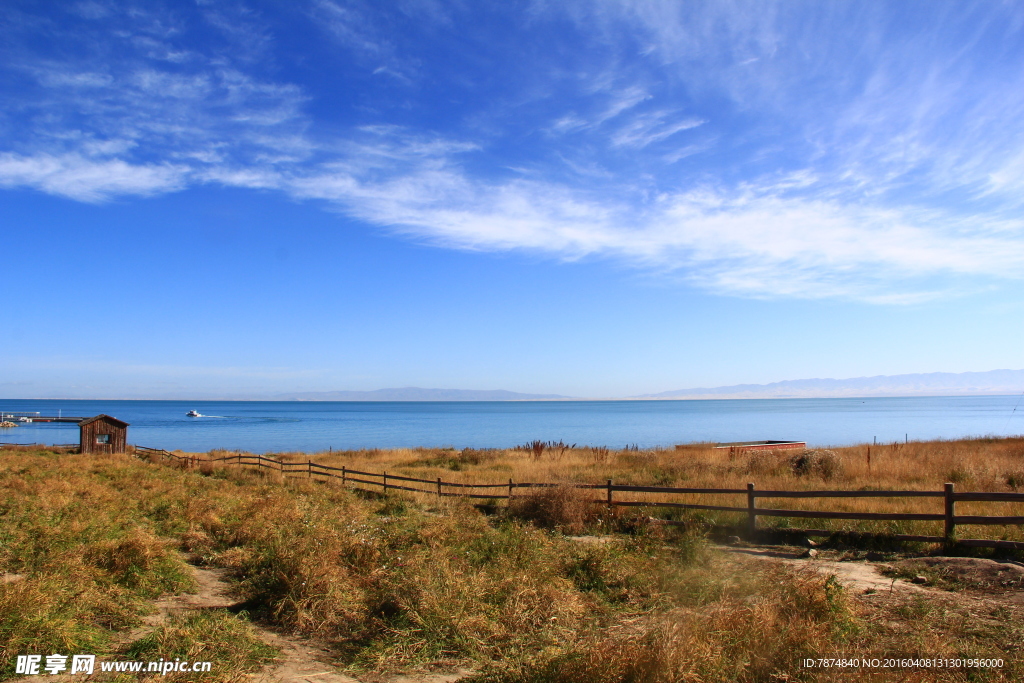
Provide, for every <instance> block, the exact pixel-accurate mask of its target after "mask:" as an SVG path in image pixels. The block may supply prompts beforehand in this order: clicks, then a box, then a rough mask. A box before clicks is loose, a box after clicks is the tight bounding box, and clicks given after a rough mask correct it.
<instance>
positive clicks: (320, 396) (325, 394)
mask: <svg viewBox="0 0 1024 683" xmlns="http://www.w3.org/2000/svg"><path fill="white" fill-rule="evenodd" d="M557 398H569V397H568V396H559V395H558V394H520V393H518V392H515V391H505V390H503V389H494V390H477V389H421V388H419V387H402V388H401V389H376V390H374V391H304V392H299V393H292V394H281V395H279V396H277V399H278V400H283V401H528V400H534V401H536V400H540V399H557Z"/></svg>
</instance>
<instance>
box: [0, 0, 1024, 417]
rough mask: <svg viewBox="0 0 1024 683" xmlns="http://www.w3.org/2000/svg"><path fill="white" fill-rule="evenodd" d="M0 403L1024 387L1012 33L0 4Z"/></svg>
mask: <svg viewBox="0 0 1024 683" xmlns="http://www.w3.org/2000/svg"><path fill="white" fill-rule="evenodd" d="M0 74H2V78H0V93H2V95H0V96H2V98H3V107H2V108H0V229H2V231H3V237H4V239H3V252H2V254H0V257H2V262H3V269H2V271H0V272H2V273H3V274H4V278H3V279H4V282H5V285H6V287H5V289H6V291H7V297H6V299H7V303H6V307H5V311H4V313H3V320H4V323H3V325H2V326H0V351H2V354H0V395H4V396H9V397H19V396H23V397H30V396H68V397H74V396H94V397H115V396H141V395H147V396H170V395H176V396H183V395H191V396H195V397H202V396H225V395H239V396H240V395H245V394H252V393H258V392H270V393H273V392H278V391H280V392H287V391H324V390H335V389H376V388H380V387H388V386H408V385H414V386H430V387H444V388H468V389H491V388H505V389H510V390H514V391H523V392H543V393H561V394H569V395H577V396H622V395H632V394H640V393H651V392H658V391H666V390H672V389H679V388H685V387H693V386H717V385H724V384H733V383H740V382H772V381H778V380H783V379H796V378H803V377H853V376H862V375H876V374H898V373H905V372H932V371H947V372H962V371H968V370H989V369H994V368H1021V367H1024V360H1022V354H1024V351H1022V348H1024V347H1022V346H1021V343H1020V340H1021V339H1022V338H1024V322H1022V321H1024V296H1022V293H1024V287H1022V284H1024V283H1022V282H1021V278H1022V275H1024V213H1022V202H1024V126H1022V125H1021V122H1022V121H1024V8H1022V6H1021V5H1020V4H1019V3H1011V2H1005V3H999V2H974V3H972V2H904V1H901V2H888V3H886V2H878V3H862V2H828V3H822V2H806V3H805V2H779V3H772V2H761V1H758V2H710V1H709V2H690V3H678V2H628V1H622V2H611V1H604V0H593V1H590V2H584V1H580V2H573V1H571V0H566V1H560V2H544V1H541V0H538V1H536V2H508V3H477V2H439V1H437V2H435V1H433V0H408V1H396V2H388V3H380V2H355V1H353V2H342V1H341V0H311V1H308V2H307V1H301V0H299V1H296V2H287V3H284V2H242V1H234V0H232V1H230V2H218V1H215V0H203V1H201V2H172V3H163V4H161V3H160V2H149V1H147V2H145V3H137V4H136V3H131V2H100V1H95V2H92V1H90V2H79V3H73V2H68V3H40V2H19V1H18V0H11V1H9V2H5V3H4V4H3V6H2V8H0Z"/></svg>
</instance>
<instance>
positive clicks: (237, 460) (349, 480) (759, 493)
mask: <svg viewBox="0 0 1024 683" xmlns="http://www.w3.org/2000/svg"><path fill="white" fill-rule="evenodd" d="M134 449H135V454H136V455H137V456H145V457H148V458H152V457H153V456H158V457H161V458H169V459H174V460H176V461H177V462H178V463H180V464H182V465H185V466H187V467H198V466H201V465H202V464H203V463H208V464H210V465H212V464H215V463H221V464H226V465H239V466H248V467H256V468H259V469H270V470H275V471H277V472H280V473H281V474H282V475H283V476H292V477H296V476H299V477H301V476H305V477H306V478H308V479H314V478H326V479H339V480H340V481H341V483H342V485H346V486H347V485H353V486H356V487H360V485H362V487H367V488H369V489H370V490H380V491H381V492H384V491H387V490H389V489H394V490H399V491H412V492H416V493H427V494H432V495H436V496H438V497H445V496H451V497H458V498H473V499H480V500H509V499H511V498H513V497H514V496H515V491H516V490H517V489H537V488H551V487H557V486H560V484H553V483H528V482H514V481H512V480H511V479H509V480H508V483H507V484H506V483H500V484H463V483H458V482H450V481H443V480H442V479H441V478H440V477H438V478H437V479H436V480H432V479H417V478H415V477H404V476H401V475H397V474H388V473H387V472H362V471H360V470H353V469H349V468H347V467H344V466H342V467H329V466H327V465H321V464H319V463H315V462H313V461H312V460H307V461H306V462H285V461H282V460H275V459H274V458H268V457H266V456H263V455H251V454H243V453H238V454H235V455H228V456H224V457H222V458H198V457H195V456H182V455H176V454H174V453H169V452H168V451H164V450H160V449H157V448H146V447H145V446H135V447H134ZM319 480H321V481H322V480H323V479H319ZM411 484H420V485H427V486H429V488H423V487H422V486H413V485H411ZM572 486H573V487H574V488H578V489H593V490H595V491H601V492H603V493H604V495H603V496H602V497H601V498H596V499H595V500H594V502H595V503H603V504H606V505H608V506H618V507H662V508H682V509H686V510H712V511H719V512H737V513H744V514H745V515H746V517H747V533H748V534H749V535H750V536H753V535H754V534H756V533H757V518H758V517H788V518H809V519H850V520H864V521H935V522H943V523H944V532H945V533H944V535H943V536H919V535H910V534H886V535H885V537H886V538H889V539H892V540H897V541H918V542H925V543H946V544H951V543H957V544H960V545H963V546H971V547H983V548H1012V549H1016V550H1024V542H1020V541H997V540H989V539H956V538H955V535H956V527H957V525H963V524H972V525H975V524H976V525H1008V524H1024V516H1005V515H1004V516H996V515H958V514H956V504H957V503H958V502H1006V503H1013V502H1018V503H1022V502H1024V493H986V492H957V491H955V489H954V486H953V484H946V485H945V486H944V487H943V490H941V491H774V490H759V489H757V488H755V486H754V484H752V483H751V484H747V487H746V488H745V489H704V488H679V487H671V486H634V485H631V484H615V483H614V482H613V481H612V480H611V479H608V480H607V481H606V482H605V483H603V484H573V485H572ZM488 490H490V491H492V492H487V491H488ZM616 492H623V493H626V492H631V493H661V494H669V495H736V496H744V497H745V498H746V501H745V502H746V505H743V506H726V505H701V504H697V503H676V502H668V501H637V500H617V499H616V498H615V493H616ZM758 498H941V499H942V500H943V511H942V512H941V513H934V514H933V513H893V512H829V511H826V510H787V509H777V508H760V507H757V499H758ZM656 521H659V522H661V523H664V524H673V523H678V524H683V522H673V521H671V520H656ZM793 531H796V530H793ZM800 532H801V533H804V534H807V535H811V536H830V535H832V534H833V533H835V532H833V531H827V530H821V529H803V530H800Z"/></svg>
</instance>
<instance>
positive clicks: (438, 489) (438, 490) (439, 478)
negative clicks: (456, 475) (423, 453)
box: [437, 477, 441, 498]
mask: <svg viewBox="0 0 1024 683" xmlns="http://www.w3.org/2000/svg"><path fill="white" fill-rule="evenodd" d="M437 497H438V498H440V497H441V477H438V478H437Z"/></svg>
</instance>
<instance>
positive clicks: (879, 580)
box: [720, 546, 937, 593]
mask: <svg viewBox="0 0 1024 683" xmlns="http://www.w3.org/2000/svg"><path fill="white" fill-rule="evenodd" d="M720 550H721V551H722V552H724V553H727V554H728V555H730V556H731V557H734V558H736V559H737V560H739V561H743V560H744V559H748V558H749V559H753V560H761V561H769V562H779V563H781V564H787V565H790V566H793V567H810V568H812V569H814V570H816V571H818V572H820V573H822V574H834V575H835V577H836V579H838V580H839V582H840V583H842V584H843V585H844V586H846V587H847V588H849V589H851V590H852V591H854V592H857V593H872V592H881V591H887V592H893V591H900V592H905V593H933V592H935V591H936V590H937V589H934V588H929V587H926V586H918V585H915V584H913V583H910V582H909V581H905V580H903V579H893V578H890V577H888V576H884V575H883V574H881V573H879V571H878V565H876V564H874V563H871V562H866V561H852V562H837V561H835V560H826V559H818V558H801V557H800V556H799V555H800V553H796V552H787V551H785V550H777V549H766V548H736V547H731V546H722V547H721V548H720Z"/></svg>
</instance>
